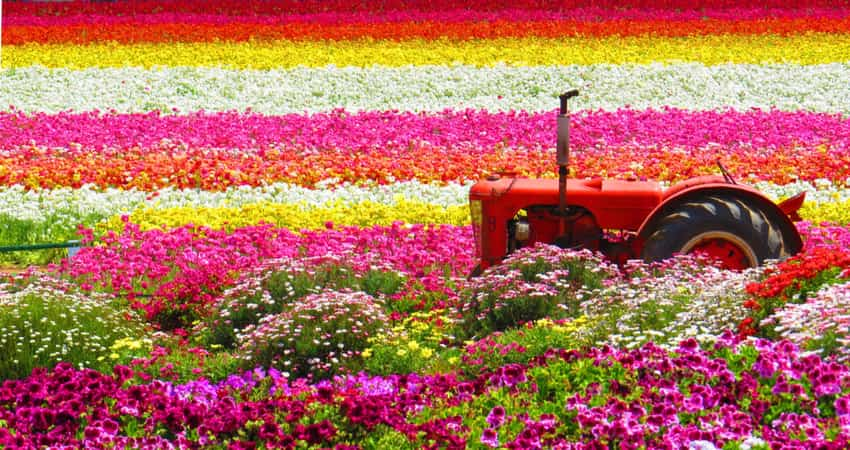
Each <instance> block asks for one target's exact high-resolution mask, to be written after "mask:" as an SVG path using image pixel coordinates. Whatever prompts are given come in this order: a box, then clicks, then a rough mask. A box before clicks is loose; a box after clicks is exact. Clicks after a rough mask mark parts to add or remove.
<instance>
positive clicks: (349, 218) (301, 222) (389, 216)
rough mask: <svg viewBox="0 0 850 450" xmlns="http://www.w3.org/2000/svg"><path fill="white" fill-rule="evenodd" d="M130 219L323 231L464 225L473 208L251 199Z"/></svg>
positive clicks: (111, 222) (105, 226)
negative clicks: (400, 224)
mask: <svg viewBox="0 0 850 450" xmlns="http://www.w3.org/2000/svg"><path fill="white" fill-rule="evenodd" d="M129 217H130V221H131V222H133V223H135V224H137V225H139V227H140V228H141V229H142V230H151V229H161V228H176V227H181V226H184V225H187V224H190V223H191V224H194V225H196V226H205V227H209V228H213V229H224V230H228V231H231V230H233V229H235V228H240V227H245V226H249V225H256V224H258V223H260V222H266V223H271V224H274V225H276V226H279V227H284V228H288V229H290V230H302V229H323V228H324V227H325V223H327V222H333V223H335V224H337V225H354V226H371V225H391V224H392V223H393V222H396V221H403V222H407V223H424V224H432V223H433V224H449V225H466V224H468V223H469V220H470V219H469V208H468V207H467V206H466V205H453V206H449V207H443V206H439V205H432V204H429V203H422V202H417V201H408V200H404V201H401V202H398V203H395V204H390V205H388V204H383V203H378V202H372V201H364V202H360V203H353V204H350V205H346V204H343V203H341V202H335V203H333V204H325V205H323V206H320V207H307V206H305V205H303V204H292V203H269V202H263V203H251V204H247V205H244V206H242V207H226V206H222V207H202V206H199V207H190V206H182V207H173V208H147V207H146V208H141V209H137V210H135V211H133V212H132V213H131V214H130V216H129ZM123 227H124V223H123V221H122V220H121V216H120V215H116V216H113V217H110V218H109V219H107V220H106V221H105V222H102V223H100V224H98V225H97V227H96V228H97V230H98V231H107V230H114V231H119V230H121V229H123Z"/></svg>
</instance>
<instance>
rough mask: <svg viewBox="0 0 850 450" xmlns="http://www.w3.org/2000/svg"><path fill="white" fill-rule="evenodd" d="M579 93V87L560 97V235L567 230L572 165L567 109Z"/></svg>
mask: <svg viewBox="0 0 850 450" xmlns="http://www.w3.org/2000/svg"><path fill="white" fill-rule="evenodd" d="M577 95H578V89H572V90H569V91H567V92H564V93H563V94H561V95H560V96H558V98H559V99H560V100H561V110H560V112H559V114H558V145H557V162H558V215H560V216H561V220H560V221H559V222H558V235H559V236H563V234H564V232H565V231H566V222H567V175H568V174H569V168H568V167H569V165H570V115H569V110H568V109H567V100H569V99H571V98H573V97H575V96H577Z"/></svg>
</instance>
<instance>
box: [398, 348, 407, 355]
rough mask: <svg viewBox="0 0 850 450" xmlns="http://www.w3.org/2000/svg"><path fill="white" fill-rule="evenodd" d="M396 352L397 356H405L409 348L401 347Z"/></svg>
mask: <svg viewBox="0 0 850 450" xmlns="http://www.w3.org/2000/svg"><path fill="white" fill-rule="evenodd" d="M395 354H396V355H397V356H404V355H406V354H407V350H405V349H403V348H400V349H398V350H396V352H395Z"/></svg>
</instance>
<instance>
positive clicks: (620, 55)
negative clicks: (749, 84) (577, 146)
mask: <svg viewBox="0 0 850 450" xmlns="http://www.w3.org/2000/svg"><path fill="white" fill-rule="evenodd" d="M842 55H850V34H846V33H806V34H797V35H791V36H781V35H775V34H753V35H741V34H721V35H717V34H712V35H693V36H685V37H659V36H630V37H621V36H611V37H602V38H591V37H579V36H576V37H561V38H540V37H526V38H499V39H470V40H451V39H437V40H424V39H408V40H402V41H394V40H376V39H358V40H341V41H321V40H297V41H286V40H282V41H262V42H258V41H253V42H250V41H249V42H228V41H220V42H193V43H186V42H181V43H138V44H131V45H122V44H118V43H115V42H100V43H93V44H86V45H75V44H38V43H29V44H24V45H12V46H6V47H3V67H29V66H33V65H43V66H47V67H66V68H70V69H85V68H88V67H124V66H142V67H145V68H152V67H153V66H171V67H176V66H203V67H212V66H216V67H226V68H231V69H274V68H292V67H297V66H309V67H325V66H328V65H331V64H332V65H336V66H359V67H364V66H371V65H382V66H395V67H398V66H407V65H449V64H457V63H460V64H469V65H474V66H493V65H496V64H498V63H504V64H508V65H515V66H535V65H571V64H578V65H591V64H650V63H654V62H677V61H693V62H701V63H704V64H709V65H713V64H724V63H737V64H753V63H755V64H765V63H790V64H821V63H826V62H836V61H843V59H842Z"/></svg>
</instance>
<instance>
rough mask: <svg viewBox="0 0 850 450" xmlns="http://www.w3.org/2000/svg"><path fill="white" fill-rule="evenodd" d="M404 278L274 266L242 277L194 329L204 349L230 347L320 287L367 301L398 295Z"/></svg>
mask: <svg viewBox="0 0 850 450" xmlns="http://www.w3.org/2000/svg"><path fill="white" fill-rule="evenodd" d="M406 282H407V278H406V277H405V276H404V275H402V274H399V273H396V272H392V271H385V270H379V269H371V270H368V271H366V272H365V273H357V272H356V271H355V270H354V269H352V268H351V267H349V266H347V265H344V264H334V263H326V264H321V265H319V266H317V267H312V268H309V269H304V268H302V269H298V270H293V269H291V268H279V269H271V270H268V269H266V270H264V271H260V272H255V273H251V274H248V275H247V276H246V277H244V278H243V279H242V280H240V282H239V283H237V285H236V286H235V287H233V288H231V289H229V290H228V291H226V292H225V293H224V295H223V296H222V297H223V298H222V300H221V302H220V303H219V306H218V308H216V311H214V313H213V314H211V315H210V316H209V318H208V319H207V320H206V321H205V323H204V324H203V325H202V326H201V327H198V328H197V329H196V334H197V335H198V337H199V339H200V341H201V342H202V343H203V344H205V345H220V346H222V347H224V348H226V349H233V348H235V346H236V340H237V334H238V333H239V332H240V331H241V330H244V329H245V328H246V327H248V326H249V325H257V324H258V323H259V322H260V320H261V319H262V318H263V317H266V316H269V315H274V314H280V313H282V312H284V311H287V310H288V309H290V308H291V307H292V305H294V304H295V303H297V302H298V301H299V300H300V299H302V298H304V297H305V296H307V295H309V294H315V293H318V292H321V291H322V290H324V289H330V290H343V289H350V290H353V291H362V292H365V293H367V294H369V295H371V296H373V297H381V298H383V297H387V296H392V295H394V294H396V293H398V292H400V291H401V289H402V288H403V287H404V285H405V284H406Z"/></svg>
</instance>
